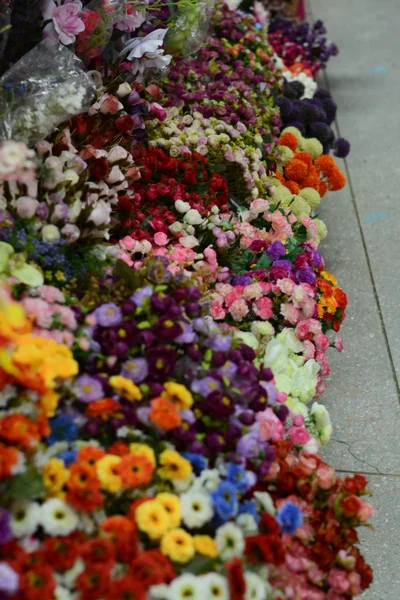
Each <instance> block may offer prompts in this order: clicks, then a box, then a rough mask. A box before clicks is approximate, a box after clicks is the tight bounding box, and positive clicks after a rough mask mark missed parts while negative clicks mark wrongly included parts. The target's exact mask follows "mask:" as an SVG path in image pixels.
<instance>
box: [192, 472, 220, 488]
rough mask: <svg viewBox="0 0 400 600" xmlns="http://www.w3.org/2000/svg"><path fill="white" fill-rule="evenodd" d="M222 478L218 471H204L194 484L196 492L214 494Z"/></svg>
mask: <svg viewBox="0 0 400 600" xmlns="http://www.w3.org/2000/svg"><path fill="white" fill-rule="evenodd" d="M219 482H220V477H219V473H218V471H217V469H204V471H202V472H201V473H200V475H199V477H197V479H196V481H195V482H194V484H193V488H192V489H194V490H201V489H202V490H205V491H206V492H212V491H214V490H216V489H217V487H218V486H219Z"/></svg>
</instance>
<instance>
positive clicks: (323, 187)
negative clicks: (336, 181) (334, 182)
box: [317, 181, 328, 198]
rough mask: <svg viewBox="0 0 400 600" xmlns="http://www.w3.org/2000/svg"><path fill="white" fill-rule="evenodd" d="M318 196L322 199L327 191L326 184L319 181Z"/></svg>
mask: <svg viewBox="0 0 400 600" xmlns="http://www.w3.org/2000/svg"><path fill="white" fill-rule="evenodd" d="M317 191H319V195H320V196H321V198H323V197H324V196H325V194H326V192H327V191H328V186H327V185H326V183H325V182H324V181H321V182H320V184H319V190H317Z"/></svg>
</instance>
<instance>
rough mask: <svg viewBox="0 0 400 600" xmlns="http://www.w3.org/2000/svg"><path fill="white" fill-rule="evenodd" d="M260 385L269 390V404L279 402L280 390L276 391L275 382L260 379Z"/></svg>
mask: <svg viewBox="0 0 400 600" xmlns="http://www.w3.org/2000/svg"><path fill="white" fill-rule="evenodd" d="M260 385H261V387H262V388H264V390H265V391H266V392H267V398H268V404H269V405H270V406H272V405H274V404H276V403H277V402H278V392H277V391H276V387H275V386H274V384H273V383H266V382H265V381H260Z"/></svg>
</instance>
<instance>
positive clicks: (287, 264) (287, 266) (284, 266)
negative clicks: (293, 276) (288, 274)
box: [273, 259, 293, 271]
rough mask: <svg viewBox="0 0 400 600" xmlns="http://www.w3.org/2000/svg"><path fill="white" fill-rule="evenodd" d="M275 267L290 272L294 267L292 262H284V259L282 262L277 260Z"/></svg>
mask: <svg viewBox="0 0 400 600" xmlns="http://www.w3.org/2000/svg"><path fill="white" fill-rule="evenodd" d="M273 266H274V267H280V268H281V269H287V270H288V271H292V270H293V265H292V263H291V262H290V260H284V259H282V260H279V259H278V260H275V261H274V264H273Z"/></svg>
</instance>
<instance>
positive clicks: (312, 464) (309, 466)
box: [299, 454, 318, 475]
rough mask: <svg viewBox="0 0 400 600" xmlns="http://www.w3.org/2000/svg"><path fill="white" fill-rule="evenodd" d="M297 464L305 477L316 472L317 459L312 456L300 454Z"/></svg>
mask: <svg viewBox="0 0 400 600" xmlns="http://www.w3.org/2000/svg"><path fill="white" fill-rule="evenodd" d="M299 463H300V467H301V468H302V469H303V471H304V472H305V473H306V475H311V473H314V472H315V471H316V470H317V466H318V462H317V458H316V457H315V456H313V455H312V454H301V455H300V458H299Z"/></svg>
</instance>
